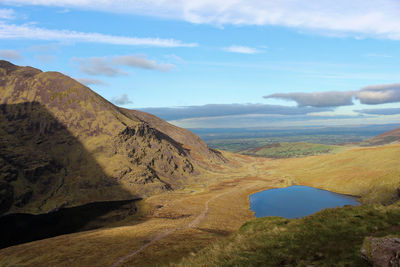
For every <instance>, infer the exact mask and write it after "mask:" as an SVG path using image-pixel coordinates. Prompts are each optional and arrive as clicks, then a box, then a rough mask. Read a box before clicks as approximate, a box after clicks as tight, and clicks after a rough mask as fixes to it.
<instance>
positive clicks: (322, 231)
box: [178, 202, 400, 266]
mask: <svg viewBox="0 0 400 267" xmlns="http://www.w3.org/2000/svg"><path fill="white" fill-rule="evenodd" d="M399 222H400V202H397V203H395V204H393V205H391V206H388V207H384V206H357V207H344V208H336V209H327V210H323V211H321V212H318V213H316V214H314V215H312V216H308V217H305V218H303V219H292V220H287V219H284V218H280V217H269V218H259V219H255V220H252V221H249V222H248V223H246V224H244V225H243V226H242V227H241V229H240V230H239V231H238V232H237V233H236V234H235V235H234V236H233V237H231V238H229V239H227V240H224V241H221V242H219V243H216V244H214V245H212V246H210V247H208V248H207V249H204V250H202V251H200V252H198V253H197V254H193V255H192V256H191V257H188V258H186V259H184V260H183V261H182V262H181V263H180V264H178V266H205V263H207V264H206V265H207V266H369V264H368V263H367V262H365V261H364V260H363V259H362V257H361V253H360V248H361V246H362V243H363V240H364V238H365V237H366V236H385V235H389V234H392V235H399V236H400V223H399Z"/></svg>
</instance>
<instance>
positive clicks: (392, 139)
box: [362, 128, 400, 146]
mask: <svg viewBox="0 0 400 267" xmlns="http://www.w3.org/2000/svg"><path fill="white" fill-rule="evenodd" d="M399 142H400V128H399V129H394V130H392V131H388V132H385V133H383V134H380V135H378V136H376V137H374V138H371V139H368V140H366V141H365V142H362V145H370V146H371V145H372V146H379V145H387V144H392V143H399Z"/></svg>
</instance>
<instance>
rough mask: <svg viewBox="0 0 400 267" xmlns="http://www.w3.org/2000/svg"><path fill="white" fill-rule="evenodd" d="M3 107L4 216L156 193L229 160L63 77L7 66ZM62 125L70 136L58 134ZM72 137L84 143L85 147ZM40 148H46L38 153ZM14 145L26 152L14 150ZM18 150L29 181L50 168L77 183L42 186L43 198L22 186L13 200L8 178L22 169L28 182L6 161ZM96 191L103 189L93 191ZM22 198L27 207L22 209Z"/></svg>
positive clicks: (3, 66)
mask: <svg viewBox="0 0 400 267" xmlns="http://www.w3.org/2000/svg"><path fill="white" fill-rule="evenodd" d="M0 104H1V105H2V107H3V108H2V123H3V124H4V125H6V126H5V128H3V127H2V131H5V132H4V133H3V134H2V136H7V140H6V141H4V142H2V148H3V150H2V151H3V152H2V159H1V160H2V162H3V163H2V167H1V168H0V175H1V176H0V177H2V178H1V181H2V182H1V185H0V186H1V187H0V188H1V197H0V200H1V203H2V204H1V205H2V207H4V208H2V210H1V211H0V214H1V213H4V212H8V213H12V212H30V213H42V212H47V211H49V210H51V209H53V208H54V207H60V206H67V207H69V206H74V205H82V204H85V203H89V202H95V201H107V200H121V199H126V198H127V197H128V195H129V196H130V197H132V196H135V197H144V196H149V195H152V194H155V193H158V192H162V191H165V190H171V189H175V188H179V187H181V186H182V185H184V184H185V183H188V182H191V181H193V180H194V179H198V178H197V177H199V175H200V174H201V173H202V172H203V170H204V168H205V167H209V166H211V165H212V164H218V163H223V162H224V158H223V157H222V156H220V155H219V154H218V153H216V152H214V151H211V150H209V149H208V147H207V146H206V145H205V144H204V143H203V142H202V141H201V140H200V139H199V138H198V137H197V136H196V135H194V134H192V133H190V132H189V131H186V130H183V129H180V128H178V127H175V126H172V125H170V124H168V123H166V122H164V121H162V120H159V119H157V118H155V117H153V116H151V115H149V114H144V113H141V112H135V111H129V110H125V109H120V108H118V107H116V106H114V105H113V104H111V103H110V102H108V101H107V100H105V99H104V98H102V97H101V96H99V95H98V94H96V93H94V92H93V91H91V90H90V89H89V88H87V87H85V86H83V85H82V84H80V83H78V82H76V81H75V80H73V79H71V78H69V77H67V76H65V75H63V74H61V73H57V72H41V71H40V70H37V69H34V68H31V67H18V66H15V65H13V64H11V63H9V62H7V61H0ZM146 120H149V122H147V121H146ZM62 127H63V130H64V132H65V131H67V132H68V135H67V134H65V133H64V132H63V131H58V129H61V128H62ZM17 130H18V131H17ZM33 130H34V131H33ZM72 139H74V140H76V142H79V144H80V146H79V148H78V147H75V146H77V145H76V144H75V143H76V142H75V141H71V140H72ZM21 140H23V142H22V143H21ZM71 142H72V143H71ZM14 143H15V144H14ZM38 145H40V146H41V147H43V148H45V149H46V150H44V152H43V153H41V152H36V150H37V149H36V147H37V146H38ZM14 146H16V147H19V149H17V150H15V151H13V147H14ZM39 151H40V150H39ZM49 151H50V152H51V153H50V152H49ZM82 151H85V152H82ZM13 153H17V154H18V157H19V158H21V160H20V162H26V164H28V165H29V166H31V165H32V166H34V168H33V167H32V168H33V170H32V171H31V173H32V172H33V174H29V172H26V171H23V172H24V176H23V179H22V180H23V181H25V180H29V179H28V178H26V177H28V176H29V175H33V176H32V177H36V176H38V175H39V173H40V172H42V171H43V172H45V173H47V172H49V173H51V174H52V175H53V174H54V175H53V176H54V177H62V175H61V173H64V176H65V175H70V176H71V177H73V179H71V181H73V182H71V184H69V185H68V187H65V186H61V187H63V188H67V189H68V190H67V189H63V190H64V191H63V193H62V194H50V195H48V194H49V193H48V191H47V190H49V188H52V187H53V186H55V187H60V185H61V184H62V179H61V178H57V179H52V180H51V183H54V185H53V184H51V185H46V184H44V185H42V186H40V189H37V191H35V192H34V193H35V194H34V195H35V197H29V196H30V194H31V193H29V192H30V191H29V190H28V191H26V192H25V191H24V189H23V188H25V187H26V183H27V182H24V183H22V182H21V185H19V187H18V188H19V189H18V190H17V189H15V190H17V191H16V192H17V193H14V194H13V195H12V194H11V193H10V192H11V189H10V187H9V186H8V185H7V184H9V182H4V181H7V180H10V179H11V180H13V179H15V177H14V176H15V175H16V174H12V173H16V172H18V174H17V177H22V176H21V175H20V172H21V171H22V170H25V169H26V168H27V167H24V166H20V165H15V166H14V167H13V168H11V169H9V167H8V165H9V164H8V163H7V159H5V158H6V157H10V155H13ZM38 153H39V154H38ZM40 153H41V154H40ZM49 155H50V156H49ZM89 156H90V158H91V159H93V162H96V164H92V165H93V166H92V165H91V164H86V161H88V159H87V158H88V157H89ZM47 157H50V158H47ZM4 162H6V163H4ZM30 163H32V164H30ZM3 165H4V166H5V167H4V168H5V169H3ZM85 165H87V166H86V167H85V168H83V167H82V166H85ZM29 168H31V167H29ZM29 168H28V169H29ZM65 170H68V171H67V173H65ZM98 170H102V172H103V174H104V175H105V176H106V177H108V178H109V179H106V180H104V179H102V178H101V177H103V176H104V175H98V173H97V172H98ZM9 173H10V174H9ZM25 173H26V175H25ZM10 175H11V176H10ZM13 175H14V176H13ZM39 176H40V175H39ZM12 177H14V178H12ZM24 177H25V178H24ZM93 177H96V178H93ZM32 179H36V178H32ZM22 180H21V181H22ZM18 181H19V179H18ZM18 183H19V182H18ZM31 183H33V184H35V185H36V182H34V181H32V182H31ZM49 183H50V182H49ZM39 184H40V183H38V185H39ZM94 185H95V187H93V186H94ZM114 186H117V187H118V188H123V189H124V190H123V191H124V193H123V194H122V193H121V192H119V191H118V190H115V191H114V190H111V189H110V188H113V187H114ZM38 187H39V186H38ZM15 188H17V187H15ZM82 188H83V189H82ZM91 188H96V189H95V190H93V193H87V192H86V191H87V190H86V189H91ZM35 190H36V189H35ZM89 191H90V190H89ZM20 198H21V199H23V202H26V203H25V204H24V205H19V204H18V203H19V202H18V201H19V199H20ZM44 199H47V200H46V202H45V203H42V202H43V201H44ZM11 200H12V201H11ZM10 202H12V203H11V204H10ZM48 203H51V204H48ZM17 204H18V205H17Z"/></svg>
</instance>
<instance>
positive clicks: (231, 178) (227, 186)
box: [0, 145, 400, 266]
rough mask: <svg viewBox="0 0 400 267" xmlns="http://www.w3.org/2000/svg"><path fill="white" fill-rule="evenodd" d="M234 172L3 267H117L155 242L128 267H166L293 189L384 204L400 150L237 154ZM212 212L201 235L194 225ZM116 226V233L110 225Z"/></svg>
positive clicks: (40, 245)
mask: <svg viewBox="0 0 400 267" xmlns="http://www.w3.org/2000/svg"><path fill="white" fill-rule="evenodd" d="M224 156H226V157H227V158H229V159H230V160H231V166H230V167H224V168H219V169H218V170H216V171H214V172H211V171H209V172H206V171H204V173H203V175H202V177H200V178H199V180H198V181H197V182H195V181H194V182H193V183H192V184H190V185H187V186H186V187H184V188H182V189H181V190H177V191H174V192H166V193H163V194H159V195H155V196H152V197H149V198H147V199H145V200H143V201H141V203H140V204H139V205H140V206H139V207H140V210H141V211H140V213H139V214H137V215H134V216H132V217H129V218H127V219H125V220H124V221H123V222H119V223H116V224H114V225H112V226H113V228H103V229H98V230H93V231H87V232H81V233H75V234H69V235H63V236H58V237H54V238H50V239H46V240H41V241H35V242H31V243H27V244H22V245H19V246H14V247H9V248H5V249H2V250H0V266H13V265H17V266H112V265H113V264H114V263H115V262H117V261H118V259H120V258H121V257H125V256H127V255H129V254H131V253H132V252H134V251H136V250H137V249H139V248H140V247H141V246H143V245H145V244H147V243H148V242H149V241H150V240H152V239H153V238H154V237H156V236H157V235H159V234H160V233H163V232H165V231H167V230H168V229H175V231H173V232H171V233H170V234H169V235H167V236H165V237H163V238H162V239H160V240H158V241H156V242H154V243H151V244H150V245H149V246H148V247H146V248H145V249H144V250H143V251H141V252H140V253H138V254H136V255H135V256H134V257H131V258H127V259H126V260H125V261H123V263H122V264H121V265H120V266H151V265H165V264H169V263H174V262H178V261H180V259H181V258H182V257H185V256H188V255H190V254H191V253H196V252H197V251H199V250H200V249H202V248H204V247H206V246H208V245H210V244H212V243H214V242H215V241H217V240H221V239H223V238H225V237H226V236H228V235H230V234H231V233H234V232H236V231H237V230H238V229H239V228H240V226H241V225H242V224H243V223H245V222H246V221H248V220H249V219H252V218H254V215H253V212H252V211H250V210H249V199H248V196H249V195H250V194H252V193H255V192H258V191H262V190H265V189H268V188H272V187H283V186H288V185H290V184H292V183H297V184H303V185H309V186H314V187H319V188H325V189H329V190H332V191H335V192H341V193H346V194H353V195H363V198H364V200H365V201H368V200H372V199H374V200H377V199H379V200H382V199H385V195H386V193H387V192H388V191H386V190H389V193H390V194H392V193H393V191H394V190H395V189H396V188H397V187H398V186H399V183H400V176H399V175H400V164H399V159H400V145H390V146H382V147H376V148H353V149H349V150H346V151H343V152H340V153H337V154H329V155H320V156H312V157H306V158H296V159H284V160H272V159H264V158H252V157H248V156H243V155H237V154H233V153H225V152H224ZM207 202H208V207H209V211H208V212H207V213H205V214H204V218H202V220H200V221H199V223H198V224H197V225H196V226H195V227H194V228H189V227H188V225H190V223H192V222H193V221H194V220H195V219H196V218H198V217H199V216H200V215H201V214H202V213H204V210H205V206H206V204H207ZM110 227H111V226H110Z"/></svg>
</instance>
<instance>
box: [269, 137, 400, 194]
mask: <svg viewBox="0 0 400 267" xmlns="http://www.w3.org/2000/svg"><path fill="white" fill-rule="evenodd" d="M272 165H273V166H271V169H270V172H271V174H273V175H277V176H282V177H285V178H287V179H289V180H293V181H295V182H296V183H298V184H302V185H309V186H314V187H318V188H323V189H327V190H332V191H335V192H339V193H345V194H351V195H359V196H362V200H363V201H365V202H376V201H380V202H387V201H390V199H391V198H393V197H394V196H395V195H396V194H397V192H396V190H397V188H399V187H400V145H399V144H394V145H387V146H380V147H369V148H353V149H349V150H346V151H343V152H340V153H337V154H327V155H320V156H313V157H306V158H296V159H286V160H276V161H273V162H272Z"/></svg>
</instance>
